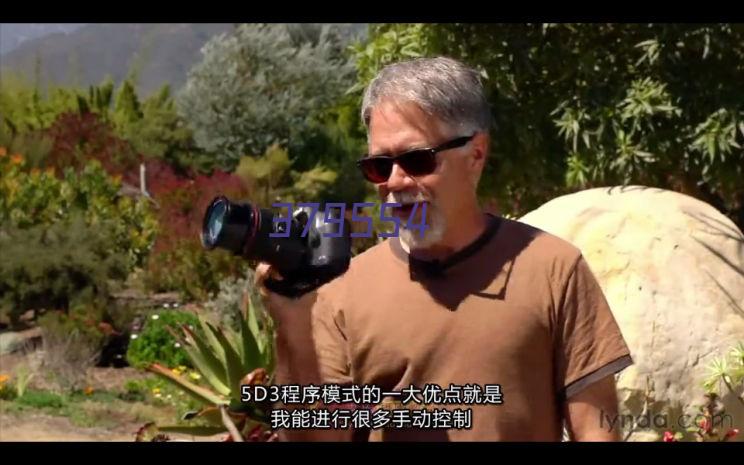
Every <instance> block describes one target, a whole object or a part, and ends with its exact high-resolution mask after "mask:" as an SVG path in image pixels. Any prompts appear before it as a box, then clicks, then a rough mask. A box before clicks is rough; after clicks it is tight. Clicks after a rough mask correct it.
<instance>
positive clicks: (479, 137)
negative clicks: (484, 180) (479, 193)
mask: <svg viewBox="0 0 744 465" xmlns="http://www.w3.org/2000/svg"><path fill="white" fill-rule="evenodd" d="M470 143H471V144H473V149H472V152H471V156H470V160H469V161H470V163H469V168H470V172H471V178H472V179H473V180H474V182H475V183H476V184H477V183H478V181H479V180H480V176H481V173H483V169H484V168H485V166H486V160H487V159H488V150H489V146H490V140H489V135H488V134H487V133H484V132H481V131H478V132H477V133H476V134H475V137H473V140H472V141H471V142H470Z"/></svg>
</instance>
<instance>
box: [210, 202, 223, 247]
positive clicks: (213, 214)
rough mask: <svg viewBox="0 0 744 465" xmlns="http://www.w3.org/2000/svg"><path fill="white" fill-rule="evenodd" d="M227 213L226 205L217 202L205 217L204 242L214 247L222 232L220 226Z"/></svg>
mask: <svg viewBox="0 0 744 465" xmlns="http://www.w3.org/2000/svg"><path fill="white" fill-rule="evenodd" d="M226 213H227V204H226V203H225V202H224V201H221V200H219V201H217V203H215V204H214V205H213V207H212V209H211V210H210V211H209V213H208V215H207V228H206V235H205V238H206V242H207V243H208V244H210V245H211V246H212V247H214V245H215V244H217V239H218V238H219V236H220V233H221V232H222V224H223V222H224V221H225V214H226Z"/></svg>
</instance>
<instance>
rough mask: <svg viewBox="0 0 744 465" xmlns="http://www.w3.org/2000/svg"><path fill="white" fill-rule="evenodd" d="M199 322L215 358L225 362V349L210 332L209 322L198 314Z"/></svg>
mask: <svg viewBox="0 0 744 465" xmlns="http://www.w3.org/2000/svg"><path fill="white" fill-rule="evenodd" d="M199 323H200V324H201V327H202V331H203V332H204V335H205V336H206V338H207V341H209V344H210V345H211V346H212V351H213V353H214V354H215V355H216V356H217V358H218V359H219V360H220V361H221V362H222V365H224V364H225V351H224V349H223V348H222V344H220V343H219V341H218V340H217V339H216V338H215V337H214V335H213V334H212V332H211V331H210V330H209V327H208V326H209V323H208V322H207V320H206V319H205V318H204V317H203V316H201V315H200V316H199Z"/></svg>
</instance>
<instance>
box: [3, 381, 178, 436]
mask: <svg viewBox="0 0 744 465" xmlns="http://www.w3.org/2000/svg"><path fill="white" fill-rule="evenodd" d="M133 396H134V397H137V396H136V395H134V394H133V393H131V392H125V393H117V392H111V391H94V392H91V393H88V394H86V393H84V392H80V391H78V392H73V393H70V394H58V393H55V392H52V391H47V390H40V389H28V390H26V392H25V393H24V394H23V395H22V396H20V397H17V398H15V399H13V400H0V412H2V413H8V414H14V415H23V414H27V413H31V412H41V413H44V414H47V415H51V416H60V417H67V418H69V419H70V422H71V423H72V424H73V425H75V426H79V427H82V428H92V427H100V428H107V429H111V428H116V427H117V426H120V425H122V424H127V423H142V424H144V423H147V422H149V421H157V422H161V423H174V418H175V416H176V413H177V408H176V407H174V406H168V405H162V404H161V405H151V404H149V403H145V402H143V401H142V400H141V398H140V397H137V399H136V400H133V399H132V397H133Z"/></svg>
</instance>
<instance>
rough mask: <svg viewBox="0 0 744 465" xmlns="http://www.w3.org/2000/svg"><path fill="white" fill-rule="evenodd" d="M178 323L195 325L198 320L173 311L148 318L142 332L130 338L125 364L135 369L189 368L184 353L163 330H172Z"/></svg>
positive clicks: (176, 342)
mask: <svg viewBox="0 0 744 465" xmlns="http://www.w3.org/2000/svg"><path fill="white" fill-rule="evenodd" d="M182 324H187V325H191V326H196V325H198V324H199V321H198V319H197V318H196V316H194V315H192V314H191V313H187V312H182V311H176V310H174V311H164V312H159V313H156V314H153V315H152V316H150V317H149V318H148V319H147V323H145V327H144V328H143V330H142V332H141V333H139V334H133V335H132V340H131V341H130V343H129V348H128V350H127V361H128V362H129V364H130V365H132V366H134V367H137V368H144V367H146V366H147V365H149V364H151V363H159V364H161V365H165V366H168V367H177V366H188V367H190V366H191V363H190V362H189V358H188V356H187V354H186V352H185V351H184V350H183V348H181V347H180V345H179V344H178V341H177V340H176V339H175V338H174V337H173V335H172V334H171V333H170V332H169V331H168V329H167V328H169V327H170V328H174V329H176V328H177V327H178V326H180V325H182Z"/></svg>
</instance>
